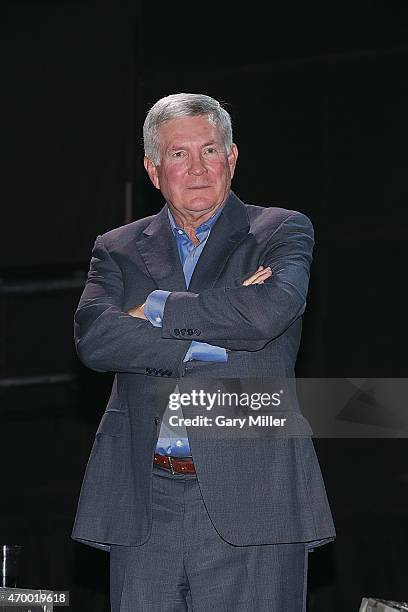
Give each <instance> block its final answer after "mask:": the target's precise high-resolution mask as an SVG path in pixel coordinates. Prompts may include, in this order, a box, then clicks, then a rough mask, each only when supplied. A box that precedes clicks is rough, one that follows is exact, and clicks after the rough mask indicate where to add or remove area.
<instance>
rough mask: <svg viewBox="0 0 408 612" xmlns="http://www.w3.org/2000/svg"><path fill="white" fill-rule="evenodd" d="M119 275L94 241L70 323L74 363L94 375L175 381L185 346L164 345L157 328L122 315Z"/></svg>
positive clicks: (104, 251) (101, 238) (108, 254)
mask: <svg viewBox="0 0 408 612" xmlns="http://www.w3.org/2000/svg"><path fill="white" fill-rule="evenodd" d="M123 298H124V288H123V279H122V273H121V270H120V268H119V266H118V265H117V263H116V262H115V261H114V259H113V258H112V256H111V255H110V253H109V252H108V250H107V249H106V247H105V246H104V244H103V237H102V236H98V237H97V239H96V241H95V245H94V248H93V251H92V259H91V264H90V270H89V273H88V279H87V282H86V285H85V288H84V291H83V293H82V296H81V298H80V300H79V304H78V307H77V310H76V312H75V317H74V337H75V346H76V350H77V353H78V357H79V358H80V360H81V361H82V362H83V364H84V365H86V366H87V367H89V368H91V369H92V370H96V371H97V372H133V373H140V374H151V375H155V376H156V375H159V376H177V375H178V370H179V368H180V365H181V363H182V360H183V357H184V354H185V352H186V350H187V348H188V346H187V345H186V344H185V343H183V342H177V341H176V340H172V341H169V340H168V339H167V340H164V339H163V338H162V334H161V328H157V327H154V326H153V325H152V324H151V323H150V322H149V321H145V320H144V319H139V318H136V317H132V316H131V315H129V314H127V313H126V312H123V310H122V307H123Z"/></svg>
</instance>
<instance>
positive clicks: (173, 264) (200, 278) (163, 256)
mask: <svg viewBox="0 0 408 612" xmlns="http://www.w3.org/2000/svg"><path fill="white" fill-rule="evenodd" d="M167 208H168V207H167V204H165V206H163V208H162V209H161V211H160V212H159V213H158V214H157V215H156V216H155V218H154V219H153V221H152V222H151V223H150V224H149V225H148V226H147V227H146V228H145V230H144V232H143V234H142V235H141V236H140V237H139V238H138V239H137V240H136V245H137V248H138V250H139V252H140V254H141V256H142V258H143V260H144V262H145V264H146V267H147V269H148V271H149V273H150V275H151V276H152V278H153V280H154V281H155V283H156V284H157V287H158V288H159V289H167V290H168V291H187V287H186V283H185V280H184V274H183V268H182V265H181V262H180V257H179V254H178V250H177V245H176V240H175V237H174V236H173V233H172V231H171V228H170V224H169V220H168V213H167ZM248 231H249V218H248V213H247V211H246V208H245V204H243V202H241V200H240V199H239V198H238V197H237V196H236V195H235V194H234V192H233V191H230V194H229V196H228V198H227V201H226V202H225V204H224V207H223V209H222V212H221V214H220V216H219V217H218V219H217V221H216V223H215V225H214V226H213V228H212V230H211V233H210V236H209V238H208V240H207V244H206V245H205V247H204V250H203V252H202V253H201V255H200V259H199V260H198V262H197V265H196V267H195V270H194V273H193V276H192V278H191V282H190V285H189V288H188V291H191V292H195V293H199V292H200V291H203V290H204V289H210V288H212V287H213V286H214V285H215V283H216V281H217V279H218V278H219V276H220V274H221V273H222V270H223V269H224V267H225V264H226V263H227V261H228V259H229V257H230V256H231V254H232V252H233V251H234V249H235V248H236V247H237V246H238V244H239V243H240V242H242V240H244V238H245V237H246V236H247V234H248Z"/></svg>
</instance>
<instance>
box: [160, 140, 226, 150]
mask: <svg viewBox="0 0 408 612" xmlns="http://www.w3.org/2000/svg"><path fill="white" fill-rule="evenodd" d="M215 144H219V143H217V142H216V141H215V140H210V141H208V142H205V143H204V144H202V145H201V148H203V147H209V146H210V145H215ZM184 147H185V145H182V144H181V145H179V146H176V145H172V146H171V147H170V151H177V150H178V149H184Z"/></svg>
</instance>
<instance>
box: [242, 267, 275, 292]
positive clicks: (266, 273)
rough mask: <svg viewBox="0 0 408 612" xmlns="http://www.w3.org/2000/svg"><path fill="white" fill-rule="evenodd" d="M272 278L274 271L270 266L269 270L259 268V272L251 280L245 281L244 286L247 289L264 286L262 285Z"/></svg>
mask: <svg viewBox="0 0 408 612" xmlns="http://www.w3.org/2000/svg"><path fill="white" fill-rule="evenodd" d="M270 276H272V270H271V268H270V267H269V266H268V267H267V268H264V267H263V266H259V268H258V269H257V271H256V272H255V273H254V274H252V275H251V276H250V277H249V278H247V279H246V280H244V282H243V283H242V284H243V285H245V286H246V287H247V286H248V285H262V283H263V282H264V281H266V279H267V278H269V277H270Z"/></svg>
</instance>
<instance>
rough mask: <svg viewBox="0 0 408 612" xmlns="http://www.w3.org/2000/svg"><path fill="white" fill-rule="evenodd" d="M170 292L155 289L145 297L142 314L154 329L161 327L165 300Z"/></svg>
mask: <svg viewBox="0 0 408 612" xmlns="http://www.w3.org/2000/svg"><path fill="white" fill-rule="evenodd" d="M170 293H171V291H164V290H163V289H156V290H155V291H152V292H151V293H149V295H148V296H147V299H146V302H145V306H144V313H145V315H146V317H147V318H148V319H149V321H150V323H151V324H152V325H154V327H161V326H162V324H163V312H164V306H165V304H166V300H167V298H168V296H169V295H170Z"/></svg>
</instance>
